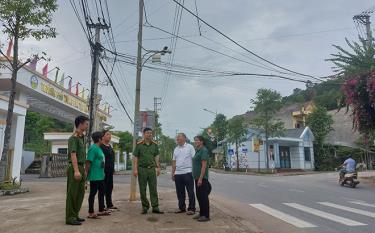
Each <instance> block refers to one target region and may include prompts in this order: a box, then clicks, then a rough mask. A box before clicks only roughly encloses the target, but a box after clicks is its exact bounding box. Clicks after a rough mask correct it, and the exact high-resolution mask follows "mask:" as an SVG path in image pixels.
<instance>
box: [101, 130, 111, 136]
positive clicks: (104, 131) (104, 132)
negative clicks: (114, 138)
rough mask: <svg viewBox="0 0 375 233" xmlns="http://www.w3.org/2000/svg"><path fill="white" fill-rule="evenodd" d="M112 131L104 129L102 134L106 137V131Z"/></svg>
mask: <svg viewBox="0 0 375 233" xmlns="http://www.w3.org/2000/svg"><path fill="white" fill-rule="evenodd" d="M108 132H109V133H110V132H111V131H109V130H108V129H104V130H103V131H102V134H103V137H104V135H105V134H106V133H108Z"/></svg>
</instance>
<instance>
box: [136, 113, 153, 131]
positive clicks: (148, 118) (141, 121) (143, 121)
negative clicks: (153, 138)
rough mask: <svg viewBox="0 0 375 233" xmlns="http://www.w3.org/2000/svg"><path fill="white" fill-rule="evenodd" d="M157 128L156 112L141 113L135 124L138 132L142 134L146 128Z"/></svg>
mask: <svg viewBox="0 0 375 233" xmlns="http://www.w3.org/2000/svg"><path fill="white" fill-rule="evenodd" d="M154 127H155V112H154V111H140V112H139V117H138V119H137V121H136V122H135V128H136V131H137V132H138V133H139V132H142V131H143V129H144V128H151V129H154Z"/></svg>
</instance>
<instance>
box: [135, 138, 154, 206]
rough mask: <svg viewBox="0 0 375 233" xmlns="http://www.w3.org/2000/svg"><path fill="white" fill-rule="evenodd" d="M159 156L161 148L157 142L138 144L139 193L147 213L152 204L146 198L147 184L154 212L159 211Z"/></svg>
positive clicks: (142, 141)
mask: <svg viewBox="0 0 375 233" xmlns="http://www.w3.org/2000/svg"><path fill="white" fill-rule="evenodd" d="M158 155H159V147H158V145H157V143H156V142H155V141H151V142H150V143H149V144H147V143H146V142H145V141H144V140H141V141H139V142H138V143H137V145H136V147H135V150H134V156H135V157H137V158H138V183H139V193H140V195H141V202H142V208H143V210H144V211H147V210H148V209H149V208H150V203H149V201H148V200H147V197H146V188H147V184H148V187H149V190H150V200H151V206H152V210H153V211H159V203H158V192H157V187H156V186H157V179H156V171H155V168H156V167H157V165H156V162H155V157H156V156H158Z"/></svg>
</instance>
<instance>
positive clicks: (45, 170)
mask: <svg viewBox="0 0 375 233" xmlns="http://www.w3.org/2000/svg"><path fill="white" fill-rule="evenodd" d="M67 167H68V155H66V154H52V153H51V154H47V155H43V156H42V166H41V168H40V177H41V178H52V177H64V176H66V168H67Z"/></svg>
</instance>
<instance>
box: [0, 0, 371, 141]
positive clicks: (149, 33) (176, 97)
mask: <svg viewBox="0 0 375 233" xmlns="http://www.w3.org/2000/svg"><path fill="white" fill-rule="evenodd" d="M88 2H93V1H88ZM58 3H59V9H58V11H57V12H56V13H55V15H54V25H55V27H56V29H57V32H58V33H59V34H58V36H57V38H55V39H48V40H42V41H35V40H26V41H24V42H22V43H21V49H22V52H21V55H22V56H29V54H33V53H35V52H40V51H46V52H47V54H48V56H49V57H50V58H51V59H52V61H51V62H50V64H49V67H50V69H51V68H53V67H54V66H59V67H60V68H61V71H60V72H64V73H65V74H66V75H71V76H72V77H73V78H74V79H75V80H79V81H80V82H81V83H83V84H84V85H85V86H86V87H89V83H90V72H91V58H90V51H89V45H88V42H87V40H86V38H85V36H84V33H83V30H82V28H81V26H80V24H79V22H78V20H77V18H76V16H75V15H74V12H73V9H72V7H71V6H70V4H69V1H67V0H59V1H58ZM108 5H109V11H110V16H111V22H112V30H113V34H114V37H115V41H116V48H117V50H118V51H119V52H122V53H126V54H130V55H134V56H135V55H136V46H137V43H136V38H137V29H138V28H137V24H138V1H136V0H133V1H130V0H126V1H125V0H108ZM374 5H375V3H374V1H373V0H361V1H354V0H351V1H349V0H329V1H327V0H315V1H307V0H305V1H301V0H288V1H285V0H254V1H250V0H232V1H228V0H199V1H197V6H198V12H199V15H200V16H201V17H202V18H203V19H204V20H206V21H207V22H208V23H210V24H212V25H213V26H215V27H217V28H218V29H220V30H221V31H222V32H224V33H225V34H226V35H228V36H230V37H232V38H233V39H234V40H236V41H238V42H240V43H241V44H242V45H244V46H245V47H246V48H248V49H250V50H251V51H254V52H256V53H257V54H259V55H261V56H262V57H264V58H266V59H269V60H271V61H273V62H274V63H277V64H278V65H281V66H284V67H287V68H290V69H292V70H295V71H298V72H301V73H305V74H310V75H314V76H325V75H329V74H331V66H332V64H330V63H329V62H326V61H325V59H327V58H329V57H330V54H331V53H334V52H335V50H334V48H333V47H332V44H337V45H342V46H344V47H346V46H345V45H346V44H345V40H344V38H345V37H347V38H349V39H351V40H355V39H356V38H357V36H358V31H357V30H356V27H355V24H354V23H353V20H352V17H353V16H354V15H355V14H358V13H360V12H362V11H364V10H367V9H369V8H372V7H373V6H374ZM145 6H146V12H147V16H148V21H149V22H150V23H151V24H153V25H155V26H158V27H161V28H163V29H165V30H167V31H170V32H171V31H172V28H173V19H174V15H175V4H174V2H173V1H172V0H157V1H156V0H145ZM185 6H186V7H188V8H189V9H192V10H194V11H195V5H194V1H193V0H186V1H185ZM372 16H373V17H374V16H375V15H374V14H372ZM201 32H202V36H199V31H198V24H197V20H196V19H195V18H194V17H192V16H191V15H190V14H188V13H187V12H183V13H182V19H181V26H180V35H181V36H183V37H185V36H186V38H187V39H189V40H192V41H194V42H196V43H199V44H202V45H204V46H207V47H209V48H212V49H215V50H217V51H220V52H222V53H224V54H227V55H229V56H233V57H236V58H238V59H241V60H245V61H247V62H250V63H255V64H259V63H257V62H260V60H259V59H256V58H255V57H254V56H251V55H250V54H249V53H247V52H245V51H244V50H241V49H240V48H239V47H236V46H235V45H234V44H233V43H231V42H230V41H228V40H226V39H225V38H223V37H222V36H220V35H219V34H218V33H216V32H215V31H213V30H211V29H210V28H208V27H207V26H205V25H203V24H202V23H201ZM168 36H169V35H167V34H165V33H163V32H160V31H157V30H155V29H152V28H148V27H145V28H144V35H143V37H144V39H145V40H144V44H143V45H144V48H146V49H150V50H159V49H161V48H162V47H163V46H170V43H171V41H170V39H157V40H149V39H154V38H161V37H168ZM0 38H1V41H2V42H3V43H6V38H7V37H6V35H1V37H0ZM207 38H208V39H207ZM102 39H103V40H102V41H103V45H105V46H106V47H108V48H110V46H109V44H108V43H107V42H108V41H107V40H106V39H105V36H104V35H102ZM211 40H214V41H216V43H215V42H212V41H211ZM220 44H222V45H220ZM224 46H225V47H224ZM162 60H163V61H165V62H167V61H168V60H169V55H167V56H164V57H162ZM174 62H175V63H176V64H183V65H187V66H192V67H200V68H209V69H214V70H230V71H238V72H248V73H264V74H270V73H272V72H271V71H269V70H264V69H261V68H259V67H256V66H253V65H250V64H248V63H244V62H240V61H237V60H234V59H231V58H228V57H225V56H222V55H220V54H216V53H213V52H211V51H208V50H205V49H203V48H200V47H197V46H195V45H192V44H190V43H187V42H185V41H183V40H178V41H177V46H176V49H175V51H174ZM105 63H107V64H109V62H105ZM117 64H118V65H117V66H116V68H115V69H114V73H113V79H114V80H115V84H116V86H117V88H118V90H119V91H120V95H121V98H122V100H123V102H124V103H125V106H126V108H127V109H129V111H130V113H131V115H132V116H133V112H134V95H135V73H136V72H135V71H136V70H135V67H134V66H129V65H125V64H121V63H117ZM42 66H43V64H39V66H38V69H41V67H42ZM166 77H167V76H166V75H165V74H163V73H159V72H154V71H148V70H144V71H143V73H142V89H141V109H153V99H154V97H163V96H164V97H165V98H164V101H163V102H164V105H163V106H162V111H161V119H160V120H161V123H162V125H163V130H164V132H165V133H166V134H167V135H169V136H173V135H174V134H175V132H176V130H178V131H181V132H185V133H186V134H187V135H188V136H190V137H191V136H194V135H195V134H197V133H199V132H200V131H201V129H200V127H206V126H207V125H209V124H210V123H211V122H212V121H213V119H214V115H213V114H210V113H208V112H205V111H203V110H202V109H203V108H207V109H210V110H212V111H217V112H219V113H223V114H225V115H226V116H227V117H228V118H229V117H232V116H233V115H237V114H242V113H244V112H246V111H247V110H249V109H250V107H251V106H250V99H251V98H254V96H255V94H256V91H257V89H259V88H271V89H274V90H277V91H279V92H280V93H281V94H282V95H283V96H285V95H289V94H291V93H292V91H293V89H294V88H297V87H298V88H304V84H303V83H298V82H292V81H286V80H280V79H268V78H261V77H227V78H222V77H210V78H207V77H205V78H194V77H192V78H189V77H175V76H171V77H170V79H169V80H170V81H169V82H166ZM100 80H102V81H104V80H105V77H104V75H102V74H101V76H100ZM167 83H168V85H167ZM166 86H168V88H166ZM165 90H166V91H165ZM99 91H100V93H101V94H102V95H103V98H104V100H105V101H107V102H109V103H110V104H111V105H113V106H115V108H116V109H117V110H116V111H114V112H113V113H112V114H113V117H112V119H111V120H110V123H111V124H112V125H114V126H115V128H116V129H117V130H131V124H130V122H129V120H128V119H127V117H126V115H125V113H124V111H123V110H122V109H121V107H120V105H119V103H118V101H116V98H115V97H114V94H113V92H112V91H111V89H110V88H109V87H105V86H101V87H100V90H99Z"/></svg>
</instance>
